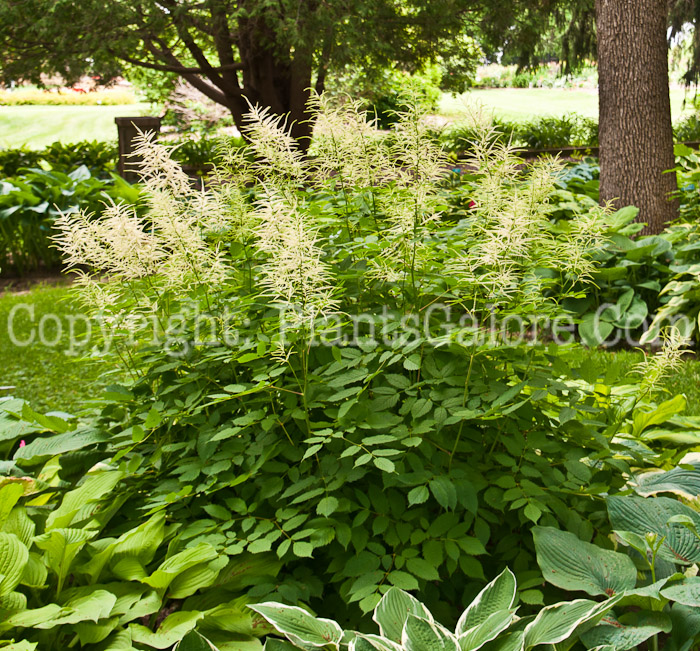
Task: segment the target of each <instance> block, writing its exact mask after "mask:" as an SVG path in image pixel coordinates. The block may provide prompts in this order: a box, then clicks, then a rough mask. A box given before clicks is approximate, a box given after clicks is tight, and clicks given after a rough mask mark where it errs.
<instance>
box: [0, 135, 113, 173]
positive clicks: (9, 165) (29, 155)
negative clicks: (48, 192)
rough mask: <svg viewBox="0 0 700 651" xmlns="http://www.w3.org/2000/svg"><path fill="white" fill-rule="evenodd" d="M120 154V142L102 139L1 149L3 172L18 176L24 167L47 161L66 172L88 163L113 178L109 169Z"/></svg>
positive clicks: (93, 169)
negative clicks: (40, 146)
mask: <svg viewBox="0 0 700 651" xmlns="http://www.w3.org/2000/svg"><path fill="white" fill-rule="evenodd" d="M117 158H118V151H117V146H116V144H114V143H109V142H100V141H99V140H83V141H81V142H76V143H68V144H66V143H62V142H60V141H56V142H53V143H51V144H50V145H48V146H46V147H44V149H29V148H28V147H22V148H19V149H0V176H15V175H17V174H18V173H20V171H21V170H22V169H23V168H30V167H38V166H39V165H41V164H43V165H44V166H45V167H48V168H49V169H51V170H54V171H57V172H63V173H68V172H72V171H73V170H75V169H76V168H78V167H80V166H81V165H84V166H85V167H87V168H88V169H89V170H90V172H91V173H92V174H93V175H96V176H98V175H99V176H103V177H106V178H109V173H110V172H112V171H114V169H115V168H116V166H117ZM42 161H43V163H42Z"/></svg>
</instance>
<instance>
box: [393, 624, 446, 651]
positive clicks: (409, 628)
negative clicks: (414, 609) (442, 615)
mask: <svg viewBox="0 0 700 651" xmlns="http://www.w3.org/2000/svg"><path fill="white" fill-rule="evenodd" d="M401 645H402V647H403V648H404V649H405V651H427V650H428V649H430V651H459V644H458V643H457V638H456V637H455V636H454V635H452V633H450V632H449V631H448V630H447V629H445V628H444V627H442V626H440V624H438V623H437V622H434V621H429V620H427V619H424V618H423V617H416V616H415V615H409V616H408V619H407V620H406V623H405V624H404V627H403V634H402V636H401Z"/></svg>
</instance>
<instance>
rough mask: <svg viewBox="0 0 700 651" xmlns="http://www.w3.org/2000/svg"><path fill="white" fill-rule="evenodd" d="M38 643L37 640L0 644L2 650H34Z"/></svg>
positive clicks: (0, 650)
mask: <svg viewBox="0 0 700 651" xmlns="http://www.w3.org/2000/svg"><path fill="white" fill-rule="evenodd" d="M36 647H37V645H36V642H27V641H26V640H22V641H20V642H10V643H9V644H0V651H34V650H35V649H36Z"/></svg>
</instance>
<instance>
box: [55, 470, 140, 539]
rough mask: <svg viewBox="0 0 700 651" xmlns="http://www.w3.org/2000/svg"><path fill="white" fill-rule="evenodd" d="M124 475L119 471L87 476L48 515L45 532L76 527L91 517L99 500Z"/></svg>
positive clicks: (110, 490)
mask: <svg viewBox="0 0 700 651" xmlns="http://www.w3.org/2000/svg"><path fill="white" fill-rule="evenodd" d="M125 475H126V473H125V472H122V471H121V470H112V471H101V472H98V473H96V474H93V475H88V476H87V478H86V479H85V481H84V482H83V483H82V484H81V485H80V486H79V487H78V488H76V489H75V490H72V491H70V492H68V493H66V494H65V495H64V497H63V500H62V501H61V504H60V505H59V506H58V508H56V509H54V510H53V511H52V512H51V513H50V514H49V517H48V518H47V519H46V531H50V530H51V529H63V528H66V527H70V526H71V525H74V524H76V525H77V524H80V523H81V522H83V521H84V520H87V519H89V518H90V517H92V514H93V513H94V511H95V510H96V509H97V508H98V507H99V503H100V500H101V499H102V498H103V497H104V496H105V495H107V494H108V493H110V492H112V490H113V489H114V487H115V486H116V485H117V484H118V483H119V482H120V481H121V480H122V479H123V478H124V476H125Z"/></svg>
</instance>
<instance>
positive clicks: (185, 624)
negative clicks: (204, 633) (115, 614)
mask: <svg viewBox="0 0 700 651" xmlns="http://www.w3.org/2000/svg"><path fill="white" fill-rule="evenodd" d="M203 617H204V615H203V614H202V613H200V612H197V611H186V610H181V611H179V612H177V613H173V614H172V615H168V616H167V617H166V618H165V620H163V623H162V624H161V625H160V626H159V627H158V630H157V631H156V632H155V633H154V632H153V631H151V630H150V629H148V628H146V627H145V626H142V625H141V624H130V625H129V632H130V633H131V640H132V642H137V643H139V644H145V645H146V646H150V647H153V648H154V649H169V648H170V647H172V646H173V645H174V644H175V643H176V642H179V641H180V640H181V639H182V638H183V637H185V635H187V633H189V632H190V631H192V630H194V628H195V627H196V626H197V623H198V622H199V621H200V620H201V619H202V618H203Z"/></svg>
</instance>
